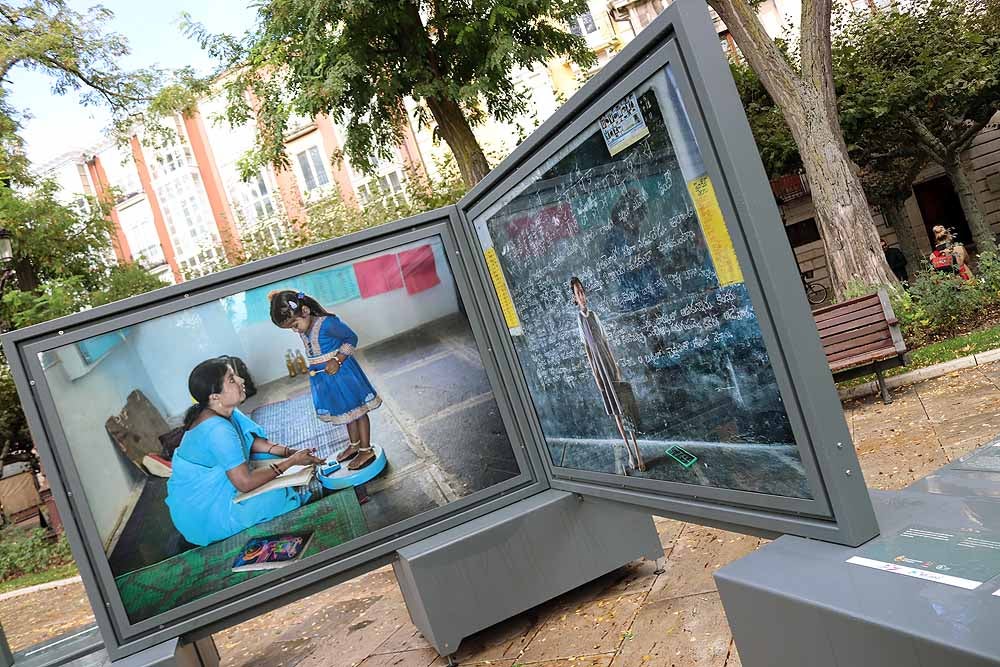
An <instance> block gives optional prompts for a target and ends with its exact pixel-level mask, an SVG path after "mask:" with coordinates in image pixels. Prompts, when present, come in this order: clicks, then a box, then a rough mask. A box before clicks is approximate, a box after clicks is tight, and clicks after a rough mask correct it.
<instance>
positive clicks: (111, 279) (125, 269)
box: [90, 263, 169, 306]
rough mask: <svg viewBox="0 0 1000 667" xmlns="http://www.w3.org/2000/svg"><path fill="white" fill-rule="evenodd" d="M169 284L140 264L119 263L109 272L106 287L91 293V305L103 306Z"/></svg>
mask: <svg viewBox="0 0 1000 667" xmlns="http://www.w3.org/2000/svg"><path fill="white" fill-rule="evenodd" d="M168 284H169V283H166V282H164V281H162V280H160V279H159V278H157V277H156V276H154V275H153V274H151V273H150V272H149V271H147V270H146V269H144V268H142V267H141V266H139V265H138V264H134V263H132V264H118V265H115V266H113V267H111V270H110V271H109V272H108V277H107V280H106V281H105V282H104V288H103V289H101V290H99V291H97V292H94V293H92V294H91V295H90V305H92V306H103V305H104V304H106V303H111V302H112V301H120V300H121V299H126V298H128V297H130V296H135V295H136V294H145V293H146V292H152V291H153V290H155V289H160V288H161V287H166V286H167V285H168Z"/></svg>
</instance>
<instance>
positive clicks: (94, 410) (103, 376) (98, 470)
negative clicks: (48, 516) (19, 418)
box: [45, 339, 158, 545]
mask: <svg viewBox="0 0 1000 667" xmlns="http://www.w3.org/2000/svg"><path fill="white" fill-rule="evenodd" d="M133 343H134V341H133V340H131V339H127V340H126V341H125V342H123V343H122V344H121V345H119V346H117V347H115V348H114V349H112V350H111V351H110V352H109V353H108V354H107V355H106V356H105V357H104V358H103V359H101V360H100V361H99V362H98V363H97V364H96V365H95V366H93V368H92V369H91V370H90V372H88V373H86V374H84V375H82V376H80V377H78V378H77V379H75V380H71V379H70V376H69V375H68V374H67V372H66V371H67V366H68V365H70V364H73V363H74V362H76V363H79V361H80V358H79V353H78V352H77V351H76V347H75V345H69V346H67V347H65V348H61V349H60V350H59V351H58V352H57V353H56V354H55V355H53V357H54V359H56V363H55V364H54V365H52V366H50V367H49V368H47V369H46V371H45V378H46V381H47V382H48V385H49V390H50V391H51V392H52V396H53V398H54V399H55V403H56V407H57V412H58V415H59V421H60V423H61V424H62V427H63V432H64V433H65V434H66V438H67V440H68V441H69V446H70V450H71V452H72V454H73V461H74V463H75V464H76V467H77V470H78V471H79V473H80V480H81V483H82V484H83V488H84V493H85V494H86V497H87V503H88V505H89V506H90V509H91V511H92V512H93V515H94V520H95V522H96V523H97V530H98V532H99V533H100V535H101V540H102V541H103V542H104V544H105V545H107V544H108V542H109V541H110V540H111V539H112V538H113V537H114V534H115V531H116V529H117V528H118V527H119V524H121V523H122V522H123V519H125V518H126V513H127V511H128V510H129V509H130V508H131V506H132V504H133V502H134V500H135V499H136V498H137V496H138V493H139V491H140V490H141V487H142V480H143V475H142V473H141V472H140V471H139V470H138V469H137V468H136V467H135V465H134V464H133V463H132V462H130V461H129V460H128V459H126V458H125V456H124V455H123V454H121V452H120V451H119V449H118V448H117V447H115V445H114V443H112V441H111V438H110V436H108V433H107V431H106V430H105V429H104V423H105V422H106V421H107V420H108V418H109V417H111V416H112V415H115V414H118V413H119V412H120V411H121V409H122V408H123V407H124V406H125V400H126V398H127V397H128V395H129V393H131V392H132V390H133V389H139V390H141V391H142V392H143V393H144V394H145V395H146V396H147V397H148V398H149V399H150V400H151V401H153V403H154V405H155V404H156V403H157V401H158V392H157V390H156V387H155V385H154V383H153V381H152V379H151V378H150V377H149V375H148V374H147V373H146V369H145V365H144V364H143V362H142V358H141V356H140V354H139V353H138V351H137V350H136V348H135V346H134V344H133ZM74 356H75V359H74Z"/></svg>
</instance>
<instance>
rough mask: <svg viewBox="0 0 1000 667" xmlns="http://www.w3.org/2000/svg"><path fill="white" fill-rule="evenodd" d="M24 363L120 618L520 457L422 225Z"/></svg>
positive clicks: (353, 530) (470, 485) (197, 594)
mask: <svg viewBox="0 0 1000 667" xmlns="http://www.w3.org/2000/svg"><path fill="white" fill-rule="evenodd" d="M41 362H42V365H43V367H44V369H45V376H46V382H47V385H48V389H49V391H50V392H51V394H52V397H53V399H54V401H55V405H56V408H57V412H58V416H59V419H60V422H61V425H62V429H63V431H64V434H65V436H66V439H67V441H68V443H69V449H70V453H71V455H72V459H73V464H74V465H75V467H76V469H77V472H78V473H79V476H80V479H81V482H82V484H83V487H84V490H85V496H86V499H85V501H86V503H87V504H88V507H89V509H90V511H91V514H92V515H93V518H94V520H95V522H96V524H97V529H98V532H99V533H100V536H101V539H102V541H103V543H104V546H105V552H106V554H107V557H108V562H109V565H110V567H111V570H112V573H113V574H114V576H115V581H116V584H117V587H118V591H119V593H120V594H121V597H122V601H123V604H124V606H125V609H126V611H127V613H128V616H129V618H130V620H131V621H132V622H139V621H142V620H145V619H149V618H152V617H154V616H157V615H159V614H162V613H164V612H167V611H170V610H172V609H175V608H177V607H179V606H180V605H183V604H185V603H189V602H194V601H196V600H198V599H201V598H203V597H205V596H207V595H210V594H212V593H215V592H219V591H222V590H225V589H226V588H228V587H231V586H233V585H235V584H237V583H240V582H242V581H245V580H247V579H249V578H252V577H255V576H259V575H260V574H261V573H262V572H263V571H264V570H254V569H253V568H252V567H251V568H250V569H249V571H248V570H247V568H246V567H241V568H239V569H238V571H234V569H233V566H234V563H236V562H237V560H238V559H240V558H242V559H243V560H242V561H240V563H241V564H242V563H243V562H244V561H247V560H252V559H255V560H259V561H261V562H264V561H267V560H268V554H263V553H260V549H261V548H262V547H261V545H264V546H263V548H264V549H266V548H267V545H269V544H279V543H284V544H287V542H288V539H287V538H288V537H289V536H295V537H296V538H297V539H298V538H301V539H300V540H299V541H300V542H301V543H302V544H303V545H305V547H304V549H305V550H304V552H303V553H302V554H295V555H296V556H297V558H293V559H289V562H291V561H294V560H297V559H298V558H308V557H309V556H312V555H314V554H317V553H320V552H322V551H325V550H328V549H332V548H336V547H338V546H341V545H344V544H347V543H349V542H351V541H352V540H357V539H359V538H361V537H364V536H367V535H370V534H371V533H373V532H376V531H379V530H382V529H387V528H388V527H389V526H397V525H398V524H399V523H400V522H401V521H405V520H407V519H410V518H411V517H415V516H418V515H420V514H422V513H424V512H428V511H430V510H433V509H435V508H438V507H443V506H445V505H447V504H449V503H451V502H453V501H456V500H459V499H461V498H465V497H467V496H469V495H471V494H474V493H476V492H479V491H483V490H485V489H489V488H490V487H492V486H494V485H497V484H500V483H502V482H504V481H506V480H509V479H511V478H513V477H516V476H517V475H518V474H519V472H520V471H519V468H518V464H517V462H516V459H515V457H514V453H513V450H512V448H511V445H510V442H509V440H508V438H507V435H506V430H505V428H504V425H503V423H502V421H501V418H500V412H499V409H498V407H497V404H496V402H495V400H494V398H493V393H492V390H491V388H490V385H489V381H488V379H487V376H486V373H485V370H484V368H483V364H482V360H481V358H480V356H479V352H478V347H477V345H476V342H475V340H474V338H473V334H472V331H471V328H470V325H469V322H468V320H467V318H466V317H465V315H464V309H463V306H462V303H461V300H460V297H459V294H458V291H457V289H456V286H455V281H454V277H453V276H452V274H451V271H450V269H449V265H448V261H447V258H446V256H445V253H444V249H443V246H442V244H441V242H440V240H439V239H437V238H432V239H428V240H425V241H421V242H417V243H413V244H409V245H406V246H401V247H398V248H394V249H392V250H390V251H386V252H380V253H378V254H374V255H371V256H368V257H363V258H361V259H358V260H355V261H352V262H349V263H345V264H340V265H337V266H333V267H330V268H328V269H323V270H321V271H315V272H311V273H308V274H305V275H302V276H299V277H296V278H292V279H288V280H283V281H281V282H279V283H275V284H271V285H264V286H261V287H257V288H254V289H251V290H248V291H245V292H241V293H238V294H234V295H232V296H229V297H226V298H223V299H220V300H217V301H213V302H210V303H206V304H202V305H199V306H196V307H193V308H189V309H186V310H182V311H179V312H177V313H174V314H171V315H166V316H162V317H158V318H155V319H152V320H148V321H145V322H142V323H140V324H137V325H133V326H131V327H128V328H126V329H121V330H118V331H113V332H110V333H107V334H102V335H101V336H96V337H93V338H91V339H87V340H84V341H80V342H77V343H73V344H71V345H66V346H64V347H61V348H58V349H56V350H54V351H51V352H47V353H44V354H43V355H42V358H41ZM247 550H252V551H254V553H252V554H250V553H247ZM286 555H287V554H286ZM271 560H273V559H271ZM268 567H272V565H269V566H268Z"/></svg>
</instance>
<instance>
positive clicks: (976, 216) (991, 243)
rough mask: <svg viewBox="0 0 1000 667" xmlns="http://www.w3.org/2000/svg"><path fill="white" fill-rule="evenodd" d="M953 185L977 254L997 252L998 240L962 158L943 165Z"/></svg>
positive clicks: (957, 157) (956, 158) (947, 161)
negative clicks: (980, 205)
mask: <svg viewBox="0 0 1000 667" xmlns="http://www.w3.org/2000/svg"><path fill="white" fill-rule="evenodd" d="M941 166H942V167H944V170H945V172H946V173H947V174H948V178H950V179H951V184H952V185H953V186H955V192H956V193H957V194H958V200H959V201H960V202H961V204H962V212H963V213H964V214H965V221H966V222H968V223H969V229H970V230H971V231H972V240H973V241H975V242H976V253H977V254H982V253H984V252H986V251H988V250H996V247H997V244H996V239H995V237H994V236H993V230H991V229H990V226H989V224H988V223H987V222H986V218H985V217H984V216H983V210H982V209H981V208H980V207H979V201H978V200H977V199H976V192H975V190H974V189H973V185H972V178H971V177H970V176H969V171H968V167H967V166H966V164H965V161H964V160H962V158H961V157H959V156H957V155H956V156H955V157H954V158H952V159H949V160H946V161H945V162H944V163H943V164H942V165H941Z"/></svg>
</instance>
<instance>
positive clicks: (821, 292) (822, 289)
mask: <svg viewBox="0 0 1000 667" xmlns="http://www.w3.org/2000/svg"><path fill="white" fill-rule="evenodd" d="M799 277H800V278H802V289H804V290H805V291H806V299H807V300H808V301H809V303H811V304H812V305H814V306H818V305H819V304H821V303H823V302H824V301H826V297H827V296H828V295H829V292H828V291H827V289H826V285H824V284H823V283H821V282H819V281H818V280H814V281H811V282H810V280H809V279H810V278H812V277H813V272H812V271H806V272H804V273H800V274H799Z"/></svg>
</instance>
